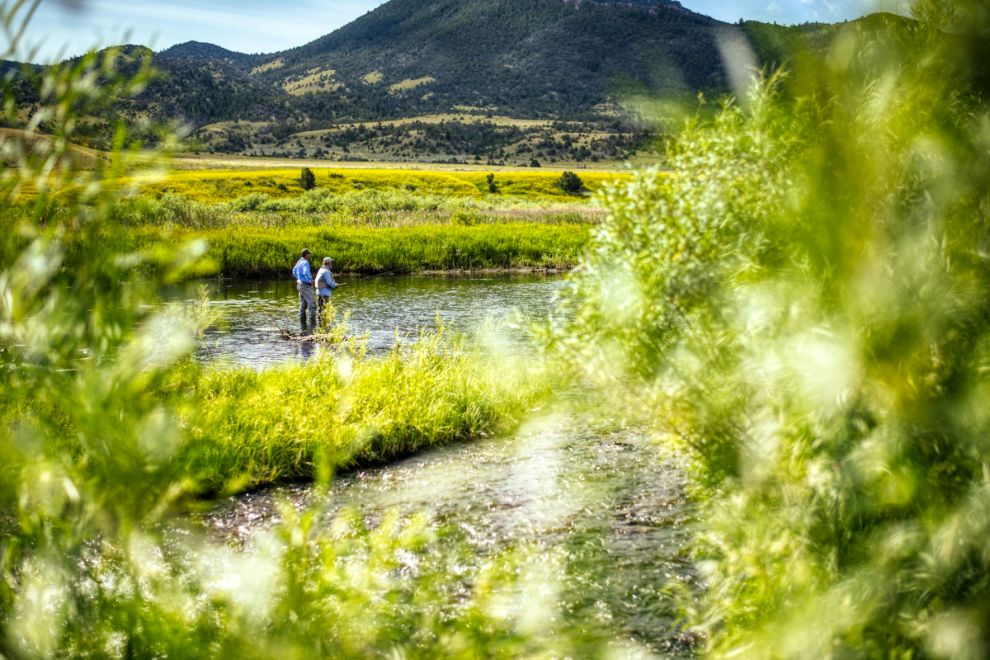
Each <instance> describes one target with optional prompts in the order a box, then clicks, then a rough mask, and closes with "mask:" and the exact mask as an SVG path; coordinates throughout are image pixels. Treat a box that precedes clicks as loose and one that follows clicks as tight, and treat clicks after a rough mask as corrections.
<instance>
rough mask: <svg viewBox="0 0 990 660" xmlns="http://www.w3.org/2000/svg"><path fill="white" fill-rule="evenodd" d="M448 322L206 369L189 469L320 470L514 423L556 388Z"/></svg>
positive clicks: (209, 477)
mask: <svg viewBox="0 0 990 660" xmlns="http://www.w3.org/2000/svg"><path fill="white" fill-rule="evenodd" d="M508 360H509V358H508V357H502V358H501V359H500V362H499V369H498V370H494V369H492V364H493V356H491V355H486V354H485V353H484V351H482V350H481V349H479V348H473V347H472V346H471V345H470V344H469V343H468V342H466V340H465V338H463V337H458V336H451V335H450V332H449V331H448V330H445V329H444V328H439V329H438V330H436V331H432V332H428V333H423V334H422V335H421V336H420V337H419V339H418V340H416V341H415V342H414V343H413V344H412V345H410V346H406V347H401V348H400V347H398V346H397V347H396V349H395V350H394V351H392V352H390V353H389V354H388V355H386V356H381V357H378V358H365V357H364V354H363V349H362V348H361V346H360V343H359V342H358V341H357V340H351V341H350V342H348V344H347V345H346V346H345V348H343V349H341V350H338V351H334V352H324V353H321V354H320V355H319V357H317V358H315V359H314V360H311V361H310V362H307V363H306V364H299V365H285V366H281V367H276V368H273V369H268V370H265V371H262V372H256V371H254V370H250V369H243V368H241V369H234V368H219V369H210V370H209V371H208V372H207V373H206V374H204V375H203V376H202V377H200V378H198V379H197V380H196V382H195V384H194V385H193V391H192V396H193V397H194V399H195V400H196V401H197V402H198V405H197V407H196V410H195V411H194V414H192V415H190V417H189V418H188V419H187V420H186V422H185V424H186V425H187V426H188V429H189V444H188V445H187V446H185V447H184V448H183V450H182V455H181V457H180V458H179V461H180V462H181V463H183V464H184V465H185V467H184V468H183V472H184V473H186V474H189V475H191V476H193V477H194V478H195V480H196V483H198V484H200V485H201V486H202V487H204V488H206V489H208V490H219V489H221V488H224V487H227V488H228V489H229V488H230V487H231V486H233V487H234V489H235V490H236V488H237V487H243V486H244V485H250V486H255V485H258V484H264V483H271V482H274V481H278V480H283V479H291V478H301V477H306V478H315V477H317V476H319V471H320V470H323V471H324V472H326V471H327V470H330V471H335V470H337V469H340V468H348V467H353V466H354V465H355V464H370V463H380V462H383V461H387V460H391V459H395V458H398V457H402V456H406V455H409V454H412V453H414V452H416V451H419V450H421V449H423V448H426V447H433V446H439V445H443V444H448V443H451V442H455V441H465V440H473V439H478V438H481V437H485V436H489V435H493V434H496V433H498V432H500V431H505V430H508V429H509V428H510V427H511V426H512V425H513V424H515V423H517V422H518V421H519V419H520V418H521V417H522V416H523V414H524V413H526V412H527V411H528V410H529V408H530V407H531V406H532V405H534V403H535V402H536V401H537V400H538V399H540V398H546V397H547V396H548V395H549V393H550V388H549V379H548V377H547V375H546V374H542V375H541V374H540V373H539V372H538V367H532V366H531V367H524V366H523V365H522V364H520V363H516V364H511V363H510V362H508Z"/></svg>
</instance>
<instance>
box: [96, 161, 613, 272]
mask: <svg viewBox="0 0 990 660" xmlns="http://www.w3.org/2000/svg"><path fill="white" fill-rule="evenodd" d="M314 175H315V187H313V188H311V189H310V190H304V189H303V187H302V185H301V182H300V170H260V171H253V170H238V171H213V170H209V171H179V172H171V173H169V174H168V175H166V176H164V177H161V178H160V180H157V181H155V182H147V181H143V182H142V180H141V179H140V178H138V179H126V178H125V179H121V180H118V181H117V185H120V186H121V187H123V188H125V189H128V188H129V189H132V192H133V195H132V197H131V199H130V200H129V201H127V202H124V203H121V204H119V205H117V206H116V207H115V208H114V209H113V211H112V214H111V215H112V219H113V222H114V225H115V226H114V228H113V229H112V230H108V231H107V236H106V239H107V240H108V241H117V242H120V244H121V246H122V247H124V248H127V249H136V248H143V247H148V246H151V245H154V244H155V243H157V242H160V241H163V240H180V241H186V240H196V239H202V240H204V241H206V244H207V246H208V248H207V249H208V252H207V254H208V257H209V258H210V259H211V260H212V262H213V264H214V265H215V269H216V272H217V273H218V274H220V275H222V276H227V277H242V276H250V277H261V276H276V275H277V276H281V275H283V274H284V272H285V270H286V264H290V265H291V264H292V263H293V262H294V261H295V259H297V258H298V256H297V255H298V253H299V251H300V250H301V249H302V247H308V248H309V249H311V250H313V251H314V252H315V253H316V254H318V255H332V256H333V257H334V259H335V262H336V267H337V269H338V271H339V272H352V273H369V274H375V273H413V272H422V271H470V270H532V269H539V270H567V269H570V268H572V267H573V266H574V265H575V264H576V263H577V260H578V257H579V255H580V253H581V251H582V249H583V248H584V246H585V245H586V244H587V241H588V237H589V235H590V234H589V232H590V229H591V227H592V226H593V225H594V224H595V223H596V222H598V221H599V220H600V219H601V216H602V212H601V211H600V210H599V209H597V208H595V207H594V206H593V205H592V204H591V202H590V197H589V196H590V195H591V194H592V193H591V189H593V188H600V187H601V186H602V185H604V184H605V183H606V182H608V181H614V180H616V177H619V176H620V175H617V174H615V173H604V172H603V173H593V174H587V173H582V175H581V179H582V181H583V182H584V185H585V187H586V189H587V190H585V191H584V192H582V193H578V194H574V193H566V192H564V191H563V190H562V189H561V188H560V186H559V185H558V181H559V179H560V177H561V174H560V173H553V172H545V173H544V172H541V173H539V174H532V173H528V172H526V173H499V174H496V175H495V177H494V179H493V180H492V182H489V180H488V174H482V173H465V172H444V171H411V170H398V169H392V170H351V171H341V170H328V171H324V170H317V171H316V172H314ZM492 186H494V187H495V189H496V192H494V193H493V192H491V187H492Z"/></svg>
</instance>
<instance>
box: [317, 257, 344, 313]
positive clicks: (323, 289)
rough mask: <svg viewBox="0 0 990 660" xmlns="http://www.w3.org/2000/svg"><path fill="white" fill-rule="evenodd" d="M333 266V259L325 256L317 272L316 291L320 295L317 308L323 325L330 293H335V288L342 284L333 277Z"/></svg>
mask: <svg viewBox="0 0 990 660" xmlns="http://www.w3.org/2000/svg"><path fill="white" fill-rule="evenodd" d="M332 268H333V259H331V258H330V257H324V258H323V266H322V267H320V270H318V271H317V273H316V293H317V295H318V296H319V302H318V303H317V309H318V310H319V314H320V324H321V325H322V323H323V309H324V308H325V307H326V306H327V305H329V304H330V295H331V294H332V293H333V290H334V289H336V288H337V287H338V286H340V285H339V284H337V282H335V281H334V279H333V273H332V272H331V269H332Z"/></svg>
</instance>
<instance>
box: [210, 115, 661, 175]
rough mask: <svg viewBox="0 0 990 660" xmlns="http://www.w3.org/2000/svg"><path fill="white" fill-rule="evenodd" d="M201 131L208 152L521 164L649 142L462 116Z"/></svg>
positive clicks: (578, 158) (613, 127)
mask: <svg viewBox="0 0 990 660" xmlns="http://www.w3.org/2000/svg"><path fill="white" fill-rule="evenodd" d="M199 137H200V139H201V140H202V148H203V149H204V150H208V151H210V152H214V153H246V154H250V155H257V156H275V157H286V158H318V159H329V160H348V159H350V160H353V159H358V158H379V159H412V158H434V159H457V160H460V161H471V162H484V163H487V164H491V165H502V164H521V165H527V166H539V165H542V164H543V163H557V162H585V161H587V162H597V161H600V160H607V161H619V160H626V159H628V158H630V157H631V156H632V155H633V154H634V153H636V152H638V151H642V150H644V149H647V148H649V147H650V146H651V145H652V143H653V134H652V133H651V132H650V131H648V130H645V129H634V128H630V127H627V126H623V125H622V123H620V122H618V121H616V122H612V123H608V124H592V125H586V124H580V123H570V122H554V123H553V124H549V125H538V126H533V127H524V126H519V125H513V124H499V123H496V122H495V121H490V120H482V121H470V120H469V118H468V117H464V118H463V120H461V121H441V122H426V121H411V122H404V123H402V124H383V123H377V124H357V125H351V126H348V127H346V128H341V129H336V130H334V129H330V130H327V131H321V132H316V133H309V134H305V133H304V134H299V135H292V134H289V135H286V133H285V130H284V129H283V128H282V127H281V126H280V125H277V124H265V125H263V126H260V127H259V126H257V125H255V124H251V123H240V122H238V123H233V124H231V125H229V126H227V127H225V128H223V129H221V130H213V131H209V132H206V133H203V134H201V135H200V136H199Z"/></svg>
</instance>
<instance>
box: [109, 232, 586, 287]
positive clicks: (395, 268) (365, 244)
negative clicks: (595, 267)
mask: <svg viewBox="0 0 990 660" xmlns="http://www.w3.org/2000/svg"><path fill="white" fill-rule="evenodd" d="M588 233H589V230H588V228H587V227H583V226H580V225H559V226H545V225H532V224H522V223H511V224H502V225H483V226H474V227H463V226H442V225H423V226H410V227H396V228H372V227H328V228H314V227H288V228H283V229H280V230H279V231H277V232H274V231H272V230H269V229H264V228H249V227H238V228H236V229H234V228H232V229H215V230H206V231H191V230H185V231H173V232H168V231H166V232H162V231H160V230H157V229H151V230H149V229H136V230H132V231H131V232H129V233H126V234H124V235H123V236H121V235H118V236H117V238H116V240H120V241H126V242H128V243H130V244H131V246H133V247H135V248H139V249H140V248H147V249H153V247H154V246H155V245H156V244H158V243H160V242H161V241H162V240H177V241H186V240H189V239H196V238H200V239H204V240H205V241H206V242H207V245H208V248H207V256H208V257H209V258H210V260H211V261H212V262H213V264H214V266H215V268H216V271H217V272H218V273H220V274H222V275H224V276H230V277H239V276H250V277H264V276H280V275H284V274H285V273H287V272H288V270H289V268H291V266H292V264H293V263H294V262H295V260H296V259H298V258H299V251H300V249H301V248H303V247H308V248H310V249H311V250H312V251H313V253H314V254H315V255H317V256H318V257H321V258H322V256H323V255H332V256H333V257H334V259H335V260H336V266H337V271H338V272H350V273H369V274H371V273H415V272H421V271H427V270H429V271H448V270H485V269H526V268H536V269H543V268H547V269H567V268H570V267H571V266H573V265H574V264H575V263H576V261H577V258H578V255H579V254H580V252H581V249H582V248H583V247H584V245H585V243H586V242H587V238H588Z"/></svg>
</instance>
